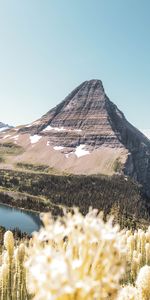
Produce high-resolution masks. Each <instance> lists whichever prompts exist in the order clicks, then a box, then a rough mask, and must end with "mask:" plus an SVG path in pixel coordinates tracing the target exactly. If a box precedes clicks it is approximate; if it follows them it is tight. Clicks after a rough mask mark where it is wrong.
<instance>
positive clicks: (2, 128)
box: [0, 122, 13, 132]
mask: <svg viewBox="0 0 150 300" xmlns="http://www.w3.org/2000/svg"><path fill="white" fill-rule="evenodd" d="M10 128H13V126H9V125H8V124H4V123H2V122H0V132H3V131H6V130H8V129H10Z"/></svg>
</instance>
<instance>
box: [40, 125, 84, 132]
mask: <svg viewBox="0 0 150 300" xmlns="http://www.w3.org/2000/svg"><path fill="white" fill-rule="evenodd" d="M50 130H55V131H58V132H59V131H73V132H81V131H82V130H81V129H69V128H64V127H52V126H51V125H48V126H47V127H46V128H44V129H43V131H50Z"/></svg>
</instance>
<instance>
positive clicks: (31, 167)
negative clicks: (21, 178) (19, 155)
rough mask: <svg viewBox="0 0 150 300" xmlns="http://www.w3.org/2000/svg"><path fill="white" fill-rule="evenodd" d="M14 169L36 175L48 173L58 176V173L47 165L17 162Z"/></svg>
mask: <svg viewBox="0 0 150 300" xmlns="http://www.w3.org/2000/svg"><path fill="white" fill-rule="evenodd" d="M16 167H17V168H20V169H22V170H27V171H31V172H34V173H35V172H37V173H48V174H57V175H58V174H60V171H58V170H56V169H54V168H51V167H49V166H48V165H42V164H29V163H26V162H18V163H16Z"/></svg>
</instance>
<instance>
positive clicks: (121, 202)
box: [0, 170, 150, 226]
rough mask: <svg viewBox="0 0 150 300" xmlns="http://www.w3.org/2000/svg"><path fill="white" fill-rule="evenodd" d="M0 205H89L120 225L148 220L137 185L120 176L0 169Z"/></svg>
mask: <svg viewBox="0 0 150 300" xmlns="http://www.w3.org/2000/svg"><path fill="white" fill-rule="evenodd" d="M0 186H1V188H0V202H2V203H7V204H9V205H12V206H17V207H22V208H27V209H32V210H37V211H49V210H51V211H52V213H53V214H54V215H56V214H58V213H59V214H60V213H61V212H62V207H67V208H68V207H72V206H79V207H80V209H81V211H82V212H83V213H84V214H85V213H87V211H88V209H89V207H90V206H92V207H93V208H98V209H100V210H104V212H105V214H109V213H110V212H113V213H114V214H115V215H116V217H119V219H120V222H121V224H122V225H127V226H128V225H129V224H128V223H130V225H131V224H132V225H133V226H135V223H137V222H138V221H139V219H145V221H144V222H143V224H144V223H145V222H146V221H149V220H150V207H149V205H150V202H149V200H148V199H147V197H146V196H144V193H143V191H142V189H141V187H140V186H138V185H137V184H136V183H134V182H133V181H132V180H131V179H127V178H124V177H123V176H120V177H118V176H112V177H109V176H83V175H82V176H74V175H70V176H60V175H50V174H44V173H33V172H29V171H28V172H22V171H20V172H19V171H15V172H14V171H12V170H0Z"/></svg>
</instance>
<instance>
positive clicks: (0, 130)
mask: <svg viewBox="0 0 150 300" xmlns="http://www.w3.org/2000/svg"><path fill="white" fill-rule="evenodd" d="M8 129H9V127H8V126H5V127H2V128H0V132H2V131H5V130H8Z"/></svg>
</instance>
